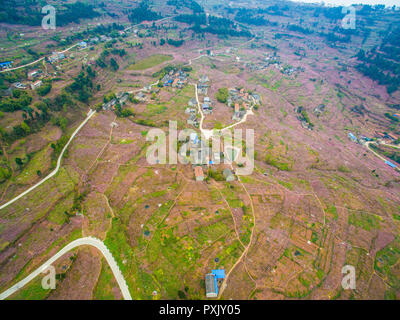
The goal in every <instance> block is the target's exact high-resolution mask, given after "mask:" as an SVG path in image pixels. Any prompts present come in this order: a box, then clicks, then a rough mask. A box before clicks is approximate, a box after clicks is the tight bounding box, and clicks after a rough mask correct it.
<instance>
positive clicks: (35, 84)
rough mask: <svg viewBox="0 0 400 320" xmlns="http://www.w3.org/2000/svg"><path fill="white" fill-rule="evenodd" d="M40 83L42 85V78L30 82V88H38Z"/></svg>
mask: <svg viewBox="0 0 400 320" xmlns="http://www.w3.org/2000/svg"><path fill="white" fill-rule="evenodd" d="M41 85H42V80H38V81H36V82H34V83H32V84H31V89H32V90H34V89H37V88H39V87H40V86H41Z"/></svg>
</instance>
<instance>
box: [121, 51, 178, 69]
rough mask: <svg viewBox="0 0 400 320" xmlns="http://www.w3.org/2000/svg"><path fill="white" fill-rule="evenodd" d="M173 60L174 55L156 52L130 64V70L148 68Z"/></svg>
mask: <svg viewBox="0 0 400 320" xmlns="http://www.w3.org/2000/svg"><path fill="white" fill-rule="evenodd" d="M170 60H172V56H170V55H165V54H155V55H152V56H150V57H147V58H145V59H143V60H140V61H138V62H137V63H135V64H134V65H132V66H130V67H129V69H130V70H146V69H149V68H152V67H154V66H157V65H159V64H161V63H163V62H165V61H170Z"/></svg>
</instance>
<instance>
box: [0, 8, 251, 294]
mask: <svg viewBox="0 0 400 320" xmlns="http://www.w3.org/2000/svg"><path fill="white" fill-rule="evenodd" d="M172 17H173V16H171V17H166V18H163V19H160V20H158V21H162V20H166V19H170V18H172ZM158 21H156V22H158ZM132 27H134V26H131V27H129V28H127V29H125V30H128V29H130V28H132ZM251 41H252V40H251ZM76 45H77V44H75V45H74V46H72V47H70V48H67V49H65V50H64V51H61V52H60V53H64V52H66V51H68V50H70V49H72V48H73V47H75V46H76ZM43 59H45V57H43V58H41V59H38V60H37V61H34V62H31V63H29V64H27V65H24V66H20V67H16V68H12V69H8V70H3V71H0V72H7V71H12V70H16V69H20V68H24V67H26V66H29V65H32V64H34V63H37V62H40V61H42V60H43ZM192 60H193V59H192ZM192 60H190V61H189V63H190V64H191V61H192ZM158 82H159V81H157V82H155V83H153V84H151V86H154V85H157V84H158ZM194 86H195V93H196V101H197V105H198V109H199V113H200V114H201V122H200V130H201V132H202V134H204V135H205V137H207V139H208V138H210V137H212V136H213V131H212V130H206V129H203V121H204V114H203V112H202V110H201V105H200V102H199V98H198V93H197V84H194ZM95 113H96V111H94V110H90V111H89V113H88V114H87V117H86V119H85V120H84V121H83V122H82V123H81V124H80V125H79V127H78V128H77V129H76V130H75V131H74V132H73V134H72V135H71V137H70V139H69V140H68V142H67V144H66V145H65V146H64V148H63V149H62V151H61V153H60V156H59V157H58V160H57V166H56V168H55V169H54V171H52V172H51V173H50V174H49V175H48V176H46V177H45V178H44V179H43V180H41V181H40V182H38V183H37V184H35V185H34V186H32V187H30V188H29V189H28V190H26V191H24V192H22V193H21V194H20V195H18V196H17V197H15V198H13V199H12V200H10V201H8V202H6V203H5V204H3V205H1V206H0V210H1V209H4V208H6V207H7V206H9V205H10V204H12V203H14V202H15V201H17V200H18V199H20V198H22V197H23V196H25V195H26V194H28V193H29V192H31V191H32V190H34V189H36V188H37V187H39V186H40V185H41V184H43V183H44V182H45V181H47V180H48V179H50V178H51V177H53V176H54V175H56V174H57V172H58V171H59V169H60V166H61V161H62V158H63V155H64V153H65V151H66V150H67V148H68V146H69V144H70V143H71V142H72V140H73V139H74V138H75V136H76V134H77V133H78V132H79V131H80V129H81V128H82V127H83V126H84V125H85V124H86V123H87V122H88V121H89V120H90V118H91V117H92V116H93V115H94V114H95ZM248 114H253V112H252V109H250V110H247V112H246V114H245V116H244V117H243V119H242V120H241V121H239V122H237V123H234V124H232V125H229V126H227V127H225V128H223V129H221V130H219V132H220V133H221V132H222V131H224V130H227V129H229V128H232V127H234V126H236V125H239V124H240V123H244V122H246V120H247V115H248ZM112 129H113V128H111V131H110V139H111V136H112ZM217 132H218V131H217ZM108 144H109V143H106V145H105V146H104V147H103V149H102V150H101V151H100V153H99V155H98V156H97V157H96V160H95V161H94V163H93V164H92V166H93V165H94V164H95V163H96V162H97V160H98V157H99V156H100V155H101V154H102V153H103V151H104V150H105V148H106V147H107V146H108ZM92 166H91V167H92ZM91 167H90V168H89V169H91ZM231 167H232V166H231ZM232 169H233V167H232ZM238 180H239V182H240V184H241V185H242V187H243V189H244V190H245V192H246V194H247V195H248V197H249V199H250V203H251V208H252V214H253V223H254V225H253V228H252V232H251V236H250V241H249V244H248V245H247V247H245V249H244V251H243V253H242V255H241V256H240V257H239V259H238V260H237V261H236V263H235V264H234V265H233V267H232V268H231V269H230V270H229V272H228V274H227V276H226V278H225V279H224V282H223V284H222V288H221V291H220V293H219V297H220V296H221V295H222V293H223V291H224V289H225V287H226V283H227V281H228V278H229V275H230V274H231V272H232V271H233V270H234V269H235V267H236V266H237V265H238V264H239V263H240V262H241V261H242V258H243V257H245V256H246V255H247V252H248V250H249V248H250V246H251V244H252V240H253V234H254V230H255V226H256V221H255V213H254V206H253V201H252V199H251V197H250V194H249V193H248V191H247V189H246V188H245V186H244V185H243V183H242V182H241V181H240V177H239V176H238ZM184 189H185V188H183V189H182V190H181V192H180V193H179V194H178V195H177V197H176V198H175V201H174V203H173V204H172V206H171V208H170V209H169V210H168V213H167V214H166V216H165V217H164V218H163V220H162V222H163V221H164V220H165V219H166V217H167V216H168V215H169V213H170V210H171V209H172V208H173V207H174V205H175V204H176V201H177V199H178V198H179V196H180V195H181V193H182V192H183V190H184ZM106 200H107V205H108V206H109V208H110V209H111V211H112V208H111V206H110V204H109V201H108V198H107V199H106ZM112 215H114V212H112ZM162 222H161V223H162ZM161 223H160V225H161ZM160 225H158V226H157V227H159V226H160ZM150 241H151V239H150ZM150 241H149V242H150ZM149 242H148V243H149ZM240 242H241V241H240ZM148 243H147V246H148ZM81 245H91V246H93V247H96V248H97V249H99V250H100V251H101V252H102V254H103V255H104V257H105V258H106V260H107V262H108V264H109V266H110V267H111V270H112V272H113V274H114V277H115V279H116V280H117V283H118V285H119V287H120V289H121V292H122V295H123V297H124V299H125V300H132V297H131V295H130V293H129V289H128V286H127V284H126V281H125V279H124V277H123V275H122V273H121V271H120V269H119V267H118V265H117V263H116V261H115V259H114V257H113V256H112V254H111V253H110V251H109V250H108V248H107V247H106V246H105V244H104V243H103V242H102V241H101V240H99V239H97V238H93V237H84V238H80V239H77V240H74V241H72V242H71V243H69V244H68V245H66V246H65V247H64V248H63V249H61V250H60V251H59V252H57V253H56V254H55V255H53V256H52V257H51V258H50V259H49V260H47V261H46V262H45V263H44V264H42V265H41V266H40V267H39V268H37V269H36V270H35V271H33V272H32V273H30V274H29V275H28V276H27V277H26V278H24V279H23V280H21V281H19V282H18V283H16V284H15V285H14V286H12V287H11V288H9V289H8V290H6V291H4V292H3V293H1V294H0V300H3V299H6V298H7V297H9V296H10V295H12V294H13V293H15V292H16V291H18V290H19V289H20V288H22V287H23V286H25V285H26V284H27V283H29V282H30V281H31V280H33V279H34V278H35V277H36V276H38V275H39V274H40V273H42V272H43V271H44V270H46V269H47V268H48V267H49V266H50V265H51V264H52V263H53V262H55V261H56V260H57V259H58V258H60V257H61V256H62V255H64V254H65V253H67V252H69V251H70V250H72V249H74V248H76V247H78V246H81ZM242 245H243V244H242ZM147 246H146V248H145V249H147ZM245 268H246V272H247V273H248V275H249V277H250V278H251V279H252V280H253V281H255V280H254V279H253V277H252V276H251V275H250V273H249V272H248V270H247V266H246V265H245Z"/></svg>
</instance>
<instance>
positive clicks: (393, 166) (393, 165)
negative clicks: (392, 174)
mask: <svg viewBox="0 0 400 320" xmlns="http://www.w3.org/2000/svg"><path fill="white" fill-rule="evenodd" d="M385 163H386V164H387V165H389V166H391V167H392V168H397V166H396V165H395V164H394V163H391V162H390V161H385Z"/></svg>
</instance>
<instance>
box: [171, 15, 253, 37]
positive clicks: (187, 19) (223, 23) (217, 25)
mask: <svg viewBox="0 0 400 320" xmlns="http://www.w3.org/2000/svg"><path fill="white" fill-rule="evenodd" d="M175 20H176V21H178V22H183V23H187V24H189V25H192V27H191V28H190V29H191V30H192V31H193V32H194V33H199V34H204V33H211V34H217V35H225V36H236V37H251V33H250V32H249V31H248V30H241V31H238V30H237V28H236V25H235V22H234V21H232V20H229V19H226V18H220V17H215V16H211V15H210V16H209V17H208V20H209V21H208V22H209V24H208V25H206V23H207V18H206V15H205V14H203V13H201V14H182V15H178V16H176V17H175Z"/></svg>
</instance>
